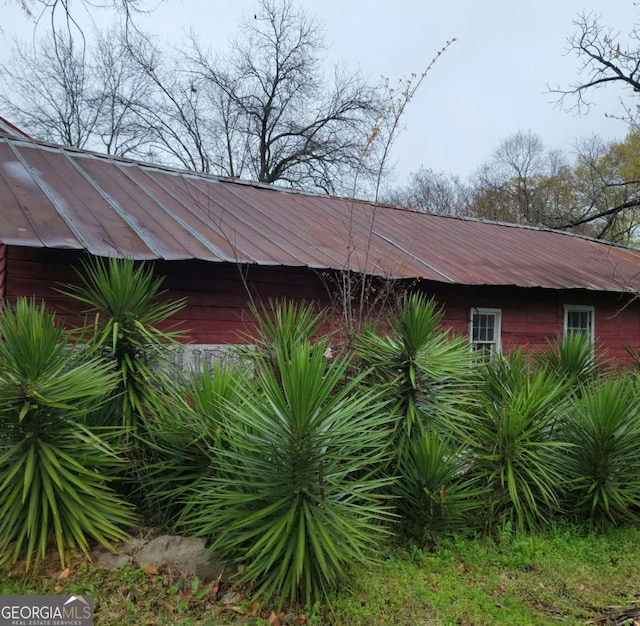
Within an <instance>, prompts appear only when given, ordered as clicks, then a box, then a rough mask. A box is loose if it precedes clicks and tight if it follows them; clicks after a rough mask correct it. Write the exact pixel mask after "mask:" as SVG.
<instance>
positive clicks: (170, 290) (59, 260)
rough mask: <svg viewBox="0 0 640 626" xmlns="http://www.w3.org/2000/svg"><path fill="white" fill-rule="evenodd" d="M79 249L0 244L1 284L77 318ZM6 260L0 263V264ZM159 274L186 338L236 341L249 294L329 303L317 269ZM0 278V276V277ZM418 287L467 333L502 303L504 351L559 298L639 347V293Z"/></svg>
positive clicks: (615, 339) (542, 340) (553, 330)
mask: <svg viewBox="0 0 640 626" xmlns="http://www.w3.org/2000/svg"><path fill="white" fill-rule="evenodd" d="M81 258H82V257H81V254H80V253H78V252H73V251H71V252H70V251H59V250H45V249H29V248H16V247H14V246H8V247H7V249H6V254H5V255H4V256H3V254H2V249H1V248H0V281H1V280H2V273H1V272H2V268H3V267H4V268H5V281H4V285H5V291H6V297H7V299H9V300H14V299H15V298H16V297H17V296H19V295H23V296H35V297H36V298H37V299H41V298H44V299H45V300H46V302H47V304H48V305H49V306H50V307H51V308H53V309H55V310H57V311H58V312H60V313H61V314H62V315H63V317H64V319H65V320H68V321H69V322H70V323H78V322H79V321H80V320H81V319H82V315H81V314H80V311H81V310H82V308H83V307H82V305H79V304H77V303H75V302H73V301H70V300H69V299H68V298H66V297H65V296H63V295H61V294H60V293H59V292H57V291H56V290H55V289H56V288H57V287H58V286H59V285H61V284H63V283H69V282H75V281H77V276H76V274H75V272H74V271H73V269H72V266H75V267H80V260H81ZM3 259H4V260H5V263H6V265H3V264H2V260H3ZM154 268H155V271H156V272H157V273H158V275H161V276H163V277H164V278H165V280H164V283H163V287H164V288H166V289H167V294H166V296H164V297H168V298H179V297H186V301H187V306H186V308H185V309H184V310H182V311H180V312H179V313H178V314H177V315H176V317H175V320H172V321H173V322H177V323H178V325H177V326H176V328H177V329H179V330H184V331H187V332H186V334H185V336H184V337H183V340H184V341H189V342H192V343H203V344H207V343H211V344H225V343H239V342H243V341H247V338H246V335H247V333H248V332H249V331H250V330H251V328H252V317H251V314H250V310H249V302H250V297H249V294H248V292H249V293H250V294H251V295H252V297H253V298H254V300H255V302H256V303H258V304H260V303H263V304H265V306H268V299H269V298H285V297H287V298H294V299H304V300H306V301H312V302H315V303H316V304H317V305H318V306H319V307H329V306H330V305H331V303H332V298H331V296H330V294H329V293H328V292H327V288H326V282H325V281H323V280H322V278H321V277H320V276H319V275H318V273H317V272H314V271H312V270H308V269H304V268H274V267H259V266H248V267H247V266H245V267H244V268H242V275H243V277H244V281H245V282H244V283H243V281H242V280H240V271H241V268H239V267H238V266H237V265H235V264H220V263H216V264H212V263H207V262H205V261H192V260H191V261H175V262H159V263H157V264H156V265H154ZM0 284H1V282H0ZM421 288H422V289H423V290H424V291H425V292H426V293H427V294H428V295H430V296H433V297H435V298H436V300H437V301H438V302H440V303H441V304H443V305H444V315H443V327H445V328H450V329H451V331H452V332H453V333H456V334H460V335H463V336H467V335H468V332H469V316H470V311H471V308H472V307H487V308H497V309H501V311H502V346H503V350H504V351H505V352H509V351H511V350H513V349H515V348H516V347H519V346H524V347H526V349H527V350H530V351H540V350H542V349H544V348H546V347H547V346H548V345H549V342H552V341H554V340H555V338H556V337H558V336H560V335H561V334H562V332H563V325H564V305H565V304H574V305H575V304H582V305H589V306H593V307H595V330H596V336H597V338H598V342H599V344H601V345H602V346H604V347H605V348H606V351H605V356H606V357H608V358H611V359H613V360H615V362H617V363H619V364H628V363H631V359H630V357H629V355H628V352H627V346H628V345H630V346H633V347H635V348H636V349H640V301H636V300H635V299H633V296H624V295H623V296H619V295H618V294H615V295H612V294H606V293H595V292H587V291H569V290H547V289H537V288H536V289H525V288H508V287H485V288H481V287H475V286H474V287H465V286H449V285H443V284H438V283H427V282H424V283H422V284H421Z"/></svg>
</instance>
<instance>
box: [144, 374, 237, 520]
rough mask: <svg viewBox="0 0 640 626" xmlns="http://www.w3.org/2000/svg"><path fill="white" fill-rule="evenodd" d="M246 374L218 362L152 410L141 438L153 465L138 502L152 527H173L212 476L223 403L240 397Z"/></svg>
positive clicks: (223, 433) (223, 435)
mask: <svg viewBox="0 0 640 626" xmlns="http://www.w3.org/2000/svg"><path fill="white" fill-rule="evenodd" d="M248 375H249V371H248V369H247V368H246V367H244V366H235V365H232V364H230V363H225V364H223V363H221V362H220V361H218V362H216V363H215V364H214V367H213V369H212V370H209V369H206V368H203V369H202V371H200V372H197V373H196V372H190V374H189V376H188V378H187V380H186V381H185V382H186V387H185V389H184V390H183V392H182V395H180V396H178V394H175V395H174V397H173V400H172V401H171V402H170V403H168V402H162V403H161V405H160V406H159V407H157V408H156V409H155V410H153V415H154V419H153V420H150V421H149V422H148V423H147V427H146V432H145V434H144V437H145V440H144V447H145V448H146V449H147V450H149V451H150V452H151V455H150V456H152V457H153V460H152V462H151V463H150V464H149V465H148V466H147V467H146V468H145V469H146V479H145V481H144V483H143V484H141V485H140V488H141V491H142V492H143V493H142V494H140V499H141V500H142V499H144V501H145V502H146V509H147V511H148V513H149V515H152V516H153V517H154V521H155V523H157V524H160V525H162V526H164V527H167V526H171V525H173V524H174V523H175V522H176V521H177V519H178V517H179V516H180V514H181V513H182V511H183V509H184V508H185V506H187V501H188V496H189V493H190V492H191V491H192V489H193V487H194V485H196V484H198V483H199V482H200V481H201V480H202V479H203V478H206V477H211V476H212V473H214V472H215V467H216V463H217V460H218V452H219V450H221V449H222V448H223V447H224V445H225V443H226V442H227V440H228V437H227V420H228V418H227V414H226V411H225V406H226V403H227V402H234V401H238V399H239V398H241V396H242V394H243V393H244V392H245V386H246V384H247V379H248Z"/></svg>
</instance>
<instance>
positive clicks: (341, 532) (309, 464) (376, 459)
mask: <svg viewBox="0 0 640 626" xmlns="http://www.w3.org/2000/svg"><path fill="white" fill-rule="evenodd" d="M325 349H326V345H325V344H323V343H318V344H314V345H311V344H310V343H309V342H304V341H303V342H298V343H292V344H289V345H287V346H284V345H282V344H281V343H279V342H277V341H276V346H275V349H274V352H273V358H274V361H273V364H274V367H259V368H257V371H256V374H255V376H254V377H253V378H252V379H251V381H250V382H248V383H247V385H246V386H245V388H244V389H243V390H242V391H241V392H240V393H239V397H238V398H237V399H236V400H235V401H231V402H228V403H227V405H226V411H227V412H228V414H229V416H230V418H231V419H229V421H228V424H227V429H228V430H227V438H228V441H227V444H226V445H225V446H223V447H222V449H221V450H220V451H219V452H218V455H217V456H218V459H219V460H218V463H217V471H216V473H215V475H214V476H213V477H211V478H210V479H205V480H203V481H201V482H199V483H198V484H197V485H196V486H195V487H194V489H193V492H192V494H191V497H190V502H189V508H188V509H187V511H186V512H185V516H184V519H183V521H184V523H185V525H186V526H187V528H189V529H190V530H191V532H194V533H196V534H198V535H203V536H209V537H211V538H212V545H211V551H213V552H216V553H218V554H219V555H220V556H221V557H222V558H223V559H225V560H227V561H228V562H231V563H235V564H243V565H244V568H241V569H239V570H238V571H239V574H238V579H239V581H240V582H244V583H249V582H251V583H255V593H256V594H258V595H272V594H273V595H277V596H278V597H279V599H280V601H282V602H284V601H298V600H303V601H305V602H307V603H309V602H311V601H312V600H322V599H323V598H324V597H325V596H326V594H327V593H328V591H329V590H330V589H333V588H334V587H335V585H336V584H337V583H338V582H339V581H340V580H342V579H343V578H344V577H345V575H346V571H347V568H348V566H349V565H351V564H354V563H361V562H363V561H366V560H367V559H368V558H371V554H372V553H373V552H375V549H376V548H377V547H378V545H379V542H380V541H381V540H382V538H384V537H385V535H386V534H387V533H388V530H387V527H386V525H385V522H386V521H388V520H389V518H390V515H391V513H390V508H391V507H390V506H389V505H388V503H387V502H386V501H385V498H384V497H383V496H381V495H380V492H381V488H382V487H383V486H384V485H386V484H388V483H389V480H388V479H376V478H372V477H371V475H372V473H373V472H374V471H375V470H376V469H377V467H378V466H379V465H380V464H381V463H383V462H384V460H385V457H386V455H387V452H386V449H385V442H386V441H387V440H388V438H389V433H388V430H389V428H390V424H389V412H388V409H387V402H386V401H385V400H384V399H383V397H382V394H381V391H380V390H367V391H365V390H362V389H361V388H360V382H361V381H360V380H359V379H356V380H352V381H348V382H347V381H345V371H346V369H347V366H348V362H347V360H346V359H343V358H335V359H331V360H329V359H327V358H326V357H325V354H324V352H325Z"/></svg>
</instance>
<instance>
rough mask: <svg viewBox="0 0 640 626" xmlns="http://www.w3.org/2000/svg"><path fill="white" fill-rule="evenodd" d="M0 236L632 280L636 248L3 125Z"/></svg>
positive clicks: (418, 269)
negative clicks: (188, 167) (122, 153)
mask: <svg viewBox="0 0 640 626" xmlns="http://www.w3.org/2000/svg"><path fill="white" fill-rule="evenodd" d="M0 218H1V219H0V242H2V243H5V244H8V245H16V246H28V247H37V248H42V247H45V248H68V249H78V250H87V251H88V252H90V253H91V254H95V255H99V256H125V257H132V258H136V259H167V260H177V259H202V260H205V261H210V262H233V263H250V264H260V265H286V266H307V267H310V268H315V269H338V270H339V269H346V268H349V269H352V270H356V271H360V272H362V271H366V272H369V273H371V274H374V275H379V276H384V277H389V278H416V277H419V278H423V279H426V280H432V281H438V282H442V283H450V284H465V285H515V286H519V287H544V288H550V289H590V290H598V291H609V292H640V251H638V250H634V249H630V248H624V247H620V246H614V245H610V244H606V243H603V242H597V241H593V240H589V239H586V238H582V237H578V236H575V235H571V234H567V233H561V232H554V231H550V230H543V229H535V228H527V227H521V226H510V225H505V224H496V223H490V222H484V221H479V220H470V219H460V218H452V217H447V216H442V215H434V214H425V213H416V212H412V211H407V210H403V209H399V208H394V207H391V206H386V205H382V206H380V205H378V206H376V205H374V204H372V203H370V202H365V201H361V200H350V199H345V198H336V197H330V196H322V195H314V194H307V193H300V192H295V191H291V190H285V189H279V188H274V187H270V186H266V185H260V184H254V183H247V182H242V181H238V180H234V179H229V178H223V177H216V176H211V175H204V174H196V173H192V172H185V171H180V170H176V169H171V168H166V167H161V166H154V165H149V164H145V163H139V162H134V161H129V160H126V159H119V158H114V157H109V156H104V155H99V154H95V153H91V152H87V151H82V150H76V149H71V148H64V147H60V146H55V145H48V144H43V143H40V142H36V141H33V140H30V139H28V138H26V137H23V136H19V135H18V134H12V133H9V132H6V131H5V132H3V131H2V129H1V128H0Z"/></svg>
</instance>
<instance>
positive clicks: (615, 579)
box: [0, 528, 640, 626]
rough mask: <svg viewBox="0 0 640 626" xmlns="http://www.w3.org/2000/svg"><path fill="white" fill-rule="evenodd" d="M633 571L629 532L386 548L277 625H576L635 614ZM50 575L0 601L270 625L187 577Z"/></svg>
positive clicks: (13, 581) (636, 578)
mask: <svg viewBox="0 0 640 626" xmlns="http://www.w3.org/2000/svg"><path fill="white" fill-rule="evenodd" d="M638 563H640V529H636V528H627V529H615V530H612V531H609V532H608V533H606V534H600V535H596V534H587V533H584V534H579V533H578V531H576V530H575V529H573V528H571V529H569V528H567V529H555V530H554V531H552V532H550V533H546V534H543V535H518V534H517V533H513V532H509V531H508V530H507V532H503V533H502V536H501V537H500V538H499V539H498V540H497V541H492V540H488V539H474V540H470V539H468V538H464V537H456V538H453V539H446V540H443V541H441V543H440V544H439V545H438V546H437V547H436V548H435V549H433V550H419V549H417V548H396V549H389V550H388V551H386V552H385V553H384V557H383V560H382V561H381V562H380V563H378V564H377V565H376V566H374V567H368V568H367V569H366V570H357V569H356V570H354V571H353V572H352V574H351V577H350V583H349V585H348V587H343V588H342V589H340V590H339V591H338V592H337V593H335V594H333V595H332V596H331V598H330V600H329V602H328V603H327V605H324V606H315V607H312V608H309V609H307V610H304V611H303V610H301V609H298V610H294V609H290V610H287V609H284V611H283V613H281V614H280V623H281V624H283V623H285V620H284V619H283V618H284V615H285V614H286V613H291V616H290V617H289V618H288V619H289V620H291V619H293V616H294V615H297V616H298V621H297V623H301V622H302V620H303V618H302V617H301V616H302V615H304V620H306V623H308V624H309V625H310V626H324V625H335V626H373V625H375V624H380V625H383V624H384V625H385V626H386V625H394V624H395V625H398V626H436V625H445V626H448V625H454V624H461V625H474V626H480V625H485V624H486V625H494V624H507V625H508V624H514V625H519V626H520V625H522V626H526V625H542V624H559V623H562V624H568V625H572V624H575V625H577V624H584V623H585V622H587V621H588V620H590V619H594V618H596V617H598V616H599V615H604V613H605V609H606V608H607V607H611V606H618V607H632V606H634V602H637V600H638V597H639V596H640V568H638V567H637V564H638ZM59 575H60V571H59V569H56V567H51V566H49V567H47V568H46V569H44V570H41V571H40V573H39V574H32V573H30V574H28V575H22V576H15V575H14V576H8V575H6V574H5V575H0V593H2V594H28V593H39V594H40V593H46V594H48V593H52V594H53V593H65V594H66V593H90V594H92V595H93V597H94V604H95V606H96V613H95V620H94V623H95V625H96V626H112V625H113V626H115V625H116V624H117V625H118V626H129V625H131V626H133V625H138V624H143V625H144V624H150V625H151V624H154V625H157V626H172V625H175V626H178V625H179V626H213V625H216V624H220V625H224V624H234V623H236V624H237V623H248V624H256V625H259V624H265V625H266V624H269V623H276V622H274V617H275V616H276V613H277V612H275V613H272V609H271V607H270V606H269V605H268V604H265V605H264V606H262V607H256V606H255V605H253V606H252V603H251V600H250V597H249V594H248V592H247V591H246V590H244V591H243V590H240V591H239V593H238V596H237V599H236V600H234V602H233V603H232V604H224V603H223V602H222V601H221V597H222V595H223V594H224V593H226V592H228V591H229V589H228V588H227V587H225V586H221V587H220V588H219V589H218V588H217V586H216V585H215V584H209V585H207V584H205V583H203V582H202V581H199V580H198V579H194V578H184V577H179V576H172V575H170V574H169V573H160V574H156V573H148V572H145V571H143V570H141V569H133V568H130V567H128V566H125V567H124V568H122V569H120V570H116V571H113V572H106V571H104V570H99V569H96V568H95V567H93V566H91V565H87V564H86V563H82V562H81V561H78V562H77V563H76V564H75V565H73V566H72V567H71V569H70V575H69V576H68V577H66V576H65V575H63V576H62V578H59ZM232 607H233V608H232ZM269 618H271V622H269ZM289 623H296V622H289ZM602 623H606V622H602ZM619 623H623V622H619ZM624 623H627V622H624ZM628 623H632V622H628Z"/></svg>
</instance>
